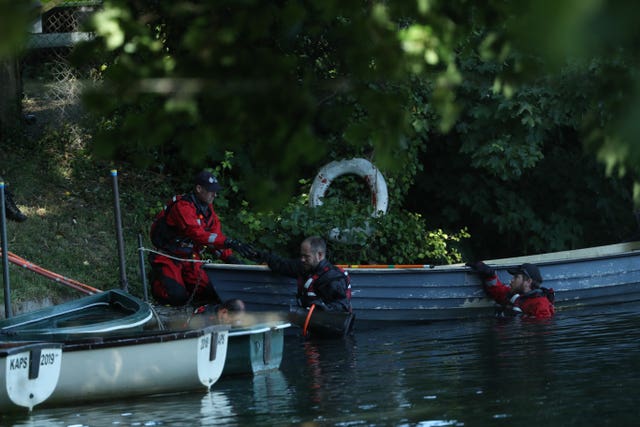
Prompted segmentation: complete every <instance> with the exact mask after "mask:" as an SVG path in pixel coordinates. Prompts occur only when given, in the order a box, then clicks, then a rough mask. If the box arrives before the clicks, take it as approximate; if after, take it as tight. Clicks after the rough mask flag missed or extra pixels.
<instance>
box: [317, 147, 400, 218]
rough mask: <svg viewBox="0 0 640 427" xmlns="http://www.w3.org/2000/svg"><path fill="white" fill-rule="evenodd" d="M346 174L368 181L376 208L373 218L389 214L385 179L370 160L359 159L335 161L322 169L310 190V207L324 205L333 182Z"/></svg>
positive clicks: (372, 201)
mask: <svg viewBox="0 0 640 427" xmlns="http://www.w3.org/2000/svg"><path fill="white" fill-rule="evenodd" d="M345 174H355V175H359V176H361V177H363V178H364V180H365V181H366V183H367V185H368V186H369V189H370V190H371V203H372V204H373V206H374V209H373V213H372V216H374V217H377V216H380V215H384V214H385V213H387V208H388V206H389V193H388V192H387V183H386V181H385V180H384V177H383V176H382V174H381V173H380V171H379V170H378V168H376V167H375V166H374V165H373V164H371V162H370V161H369V160H367V159H359V158H356V159H350V160H340V161H333V162H331V163H328V164H326V165H325V166H324V167H323V168H322V169H320V171H319V172H318V175H316V177H315V179H314V180H313V183H312V184H311V190H309V205H310V206H311V207H316V206H320V205H322V198H323V197H324V195H325V193H326V192H327V188H329V186H330V185H331V182H332V181H333V180H334V179H336V178H337V177H339V176H341V175H345Z"/></svg>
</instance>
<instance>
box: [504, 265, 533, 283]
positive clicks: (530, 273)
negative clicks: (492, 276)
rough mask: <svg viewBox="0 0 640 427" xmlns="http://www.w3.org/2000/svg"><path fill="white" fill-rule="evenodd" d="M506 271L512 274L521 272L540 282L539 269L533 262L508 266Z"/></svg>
mask: <svg viewBox="0 0 640 427" xmlns="http://www.w3.org/2000/svg"><path fill="white" fill-rule="evenodd" d="M507 271H508V272H509V274H512V275H514V276H515V275H516V274H522V275H525V276H527V277H528V278H530V279H532V280H534V281H536V282H538V283H542V275H541V274H540V270H539V269H538V267H536V266H535V265H533V264H529V263H524V264H522V265H521V266H519V267H514V268H508V269H507Z"/></svg>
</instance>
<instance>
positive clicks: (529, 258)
mask: <svg viewBox="0 0 640 427" xmlns="http://www.w3.org/2000/svg"><path fill="white" fill-rule="evenodd" d="M638 255H640V241H633V242H625V243H617V244H612V245H604V246H594V247H592V248H582V249H572V250H567V251H558V252H549V253H543V254H533V255H523V256H518V257H510V258H496V259H489V260H485V261H484V262H485V263H486V264H489V265H492V266H495V267H497V268H498V269H506V268H509V267H513V266H517V265H520V264H523V263H525V262H530V263H532V264H536V265H538V266H544V265H556V264H565V263H567V262H588V261H593V260H596V259H605V258H624V257H630V256H638ZM204 267H205V269H207V268H210V269H214V270H238V271H246V272H270V271H271V270H270V269H269V267H268V266H267V265H264V264H260V265H246V264H244V265H243V264H221V263H207V264H204ZM344 269H345V270H346V271H348V272H349V273H355V274H358V273H384V274H402V273H427V272H457V271H459V272H469V271H470V269H469V267H467V266H466V265H465V264H462V263H457V264H446V265H434V266H429V267H389V268H367V267H366V265H365V264H363V265H362V267H357V268H353V267H345V268H344ZM274 274H276V273H274Z"/></svg>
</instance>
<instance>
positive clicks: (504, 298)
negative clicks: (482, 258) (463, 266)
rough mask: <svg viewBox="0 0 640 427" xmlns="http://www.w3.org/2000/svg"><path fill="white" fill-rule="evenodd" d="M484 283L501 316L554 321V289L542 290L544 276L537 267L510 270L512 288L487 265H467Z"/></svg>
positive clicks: (527, 266) (480, 263) (530, 265)
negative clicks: (498, 306)
mask: <svg viewBox="0 0 640 427" xmlns="http://www.w3.org/2000/svg"><path fill="white" fill-rule="evenodd" d="M467 265H468V266H469V267H471V268H472V269H473V270H474V272H476V273H477V274H478V275H479V276H480V278H481V279H482V282H483V286H484V290H485V291H486V293H487V295H489V296H490V297H491V298H493V299H494V300H495V301H496V302H497V303H498V304H500V306H501V310H500V312H499V313H498V315H500V316H501V317H502V316H522V317H530V318H536V319H544V318H549V317H552V316H553V315H554V313H555V309H554V307H553V298H554V293H553V289H547V288H543V287H542V286H541V284H542V275H541V274H540V270H539V269H538V267H537V266H535V265H533V264H529V263H525V264H522V265H520V266H519V267H516V268H510V269H507V271H508V272H509V274H511V275H512V276H513V277H512V278H511V281H510V282H509V285H508V286H507V285H505V284H504V283H502V282H501V281H500V279H499V278H498V275H497V274H496V272H495V270H494V269H492V268H491V267H489V266H488V265H486V264H485V263H484V262H477V263H473V264H467Z"/></svg>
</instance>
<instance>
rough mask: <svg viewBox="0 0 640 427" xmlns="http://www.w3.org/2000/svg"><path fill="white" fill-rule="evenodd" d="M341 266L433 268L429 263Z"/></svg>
mask: <svg viewBox="0 0 640 427" xmlns="http://www.w3.org/2000/svg"><path fill="white" fill-rule="evenodd" d="M338 267H341V268H433V265H429V264H339V265H338Z"/></svg>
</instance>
